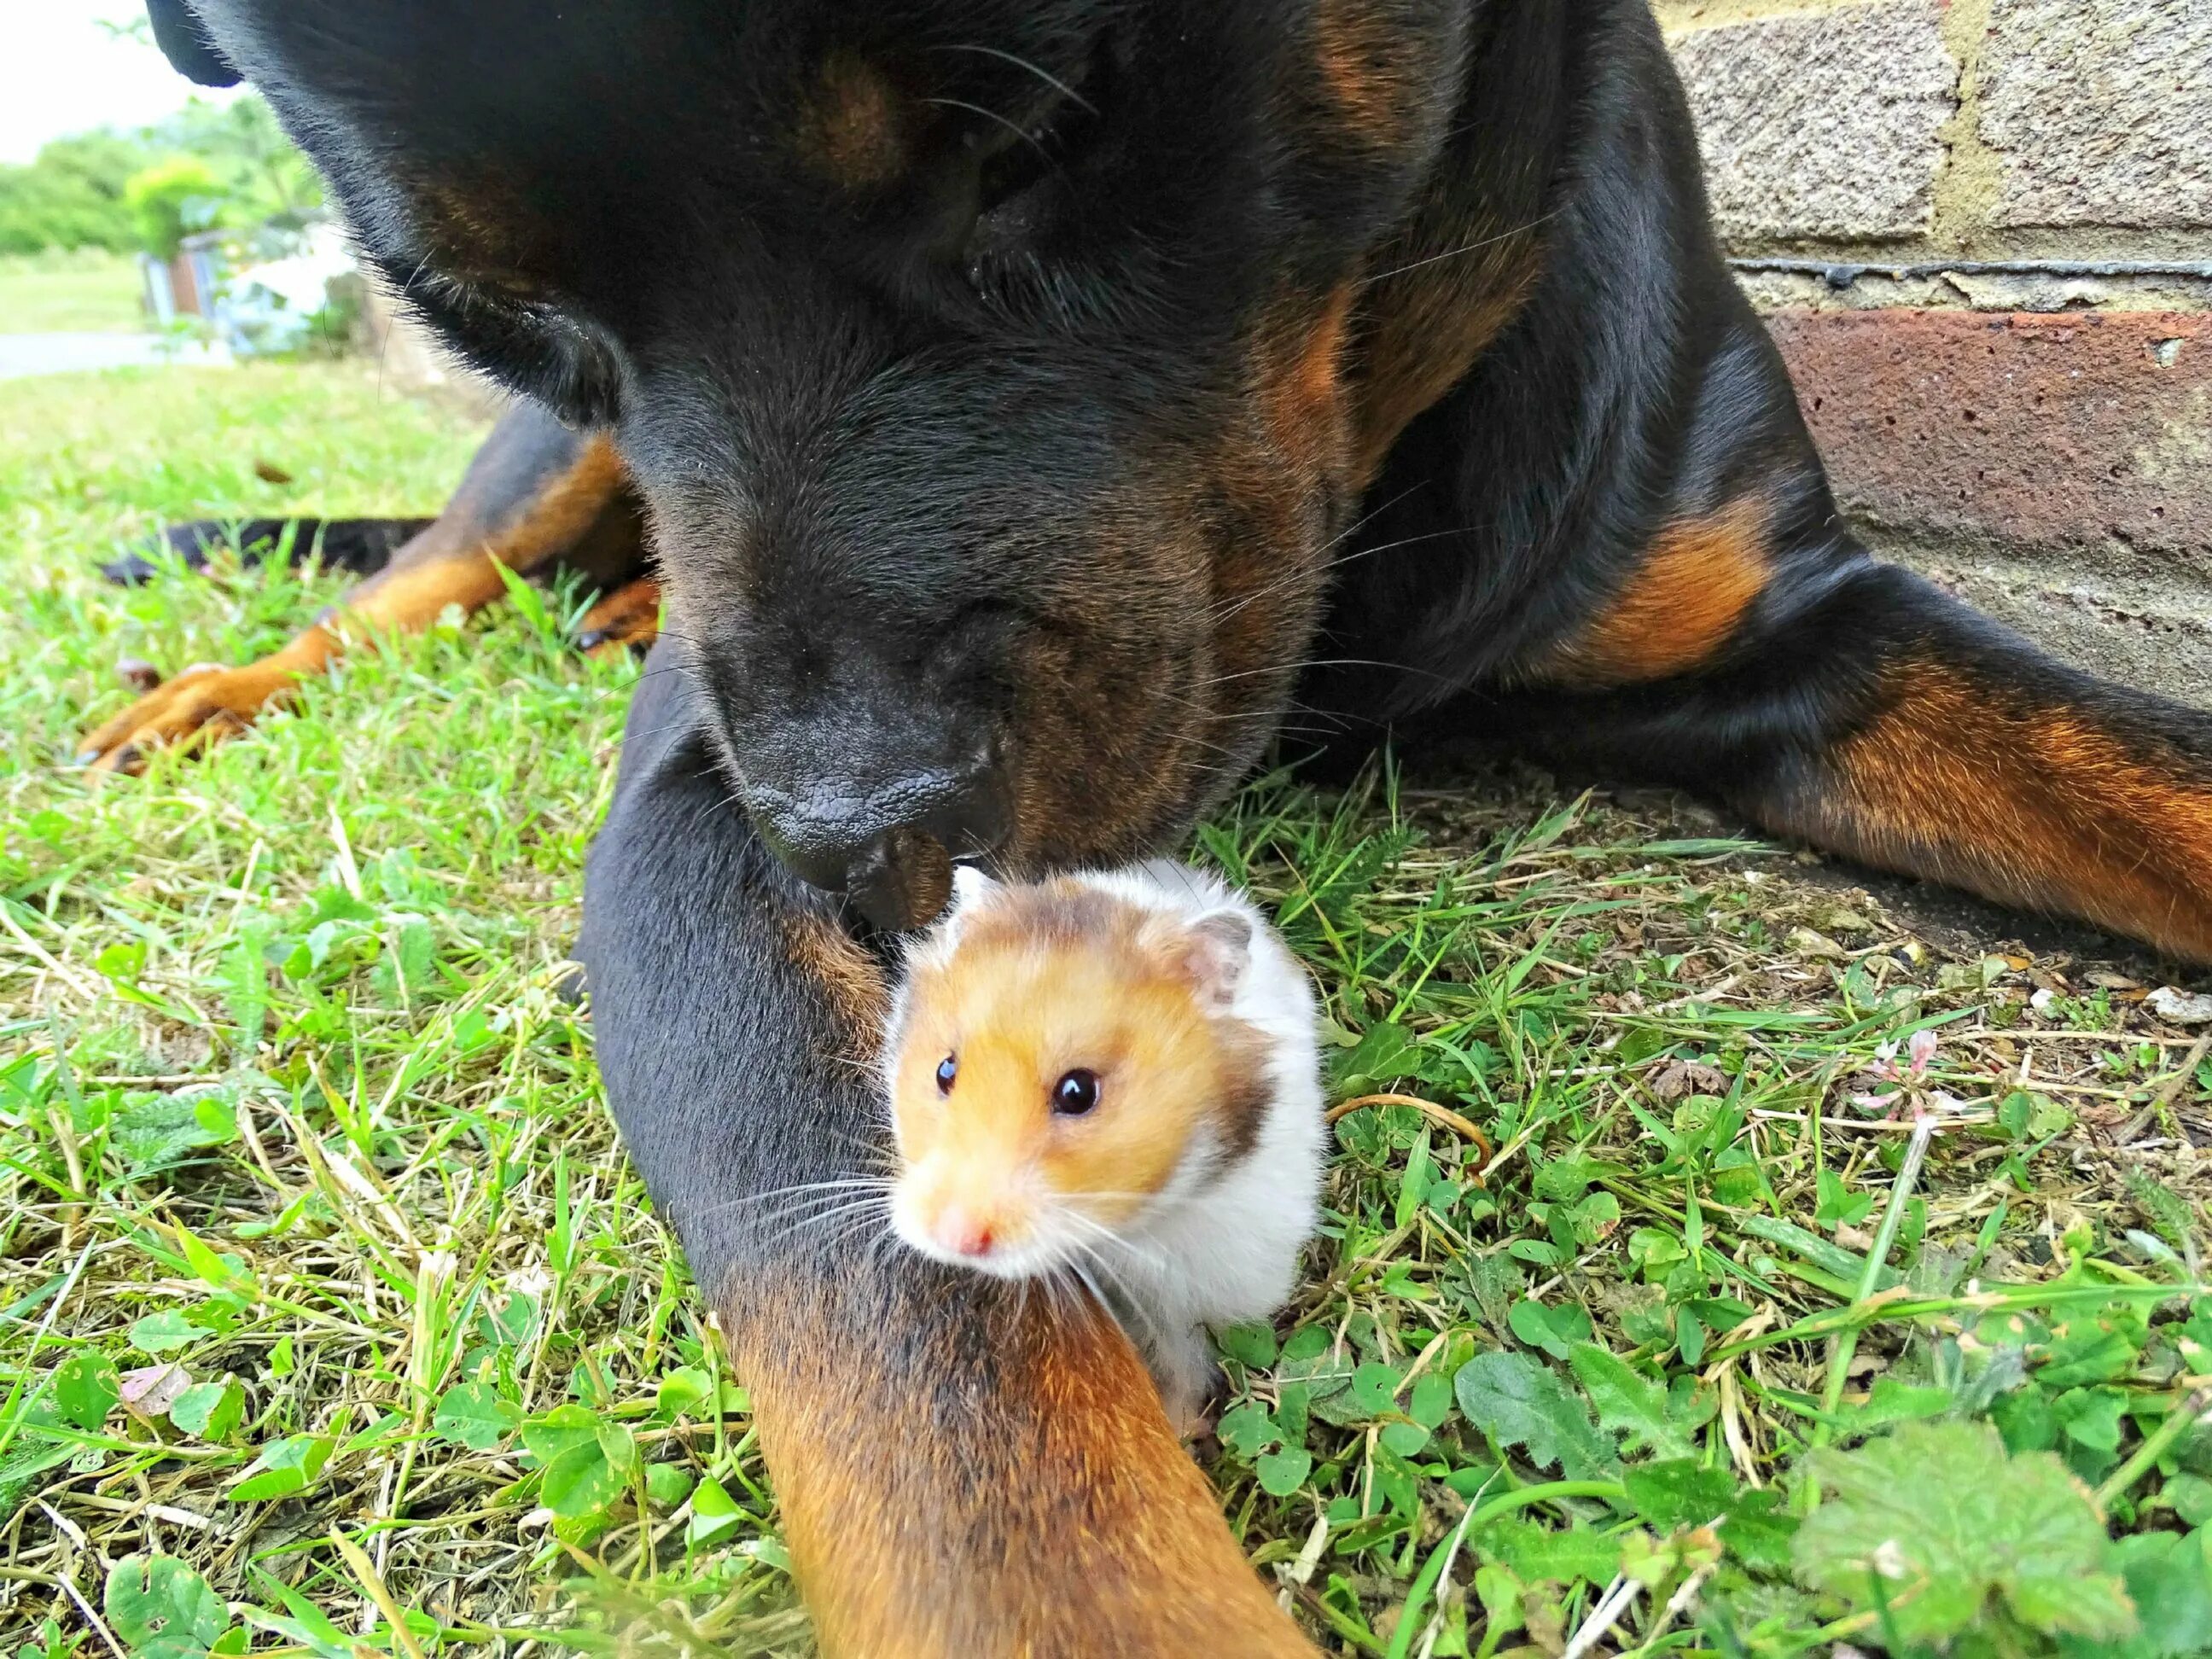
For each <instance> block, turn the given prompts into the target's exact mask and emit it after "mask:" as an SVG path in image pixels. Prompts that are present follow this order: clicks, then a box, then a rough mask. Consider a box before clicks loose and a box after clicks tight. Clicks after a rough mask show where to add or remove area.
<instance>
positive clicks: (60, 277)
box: [0, 249, 153, 334]
mask: <svg viewBox="0 0 2212 1659" xmlns="http://www.w3.org/2000/svg"><path fill="white" fill-rule="evenodd" d="M139 293H140V283H139V278H138V262H137V260H136V259H135V258H131V256H130V255H128V254H120V253H102V252H97V251H95V250H92V249H84V250H81V251H79V252H73V253H60V252H53V253H33V254H9V255H4V256H0V334H58V333H70V332H77V331H85V332H93V333H100V334H131V333H137V332H140V331H143V330H146V329H149V328H151V327H152V326H153V325H152V324H151V323H150V322H149V321H148V319H147V317H146V313H145V312H144V310H143V307H141V306H140V304H139Z"/></svg>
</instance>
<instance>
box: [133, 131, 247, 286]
mask: <svg viewBox="0 0 2212 1659" xmlns="http://www.w3.org/2000/svg"><path fill="white" fill-rule="evenodd" d="M123 199H124V203H125V205H126V206H128V207H129V208H130V210H131V224H132V226H133V227H134V228H136V230H137V234H138V246H139V247H140V248H142V249H143V250H144V251H145V252H148V253H150V254H152V255H153V256H154V257H155V258H157V259H164V260H167V259H173V258H176V257H177V248H178V246H179V244H180V243H181V242H183V240H185V237H187V236H189V235H191V234H192V233H193V232H194V231H199V230H206V229H209V228H211V227H212V226H214V225H215V224H216V222H218V221H219V220H221V219H222V217H223V210H224V207H225V205H226V204H225V202H224V200H223V196H222V182H221V181H220V180H219V179H216V174H215V169H214V168H213V167H210V166H209V165H208V164H207V163H206V162H205V161H202V160H200V158H199V157H198V156H197V155H172V156H171V157H169V159H168V160H167V161H156V162H155V163H154V165H153V166H152V167H144V168H142V169H141V170H139V171H138V172H137V173H132V174H131V178H130V180H129V182H128V183H126V184H125V185H124V186H123Z"/></svg>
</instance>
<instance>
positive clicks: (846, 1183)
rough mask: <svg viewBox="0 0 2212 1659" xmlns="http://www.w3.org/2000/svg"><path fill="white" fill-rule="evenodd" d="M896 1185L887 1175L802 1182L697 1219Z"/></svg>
mask: <svg viewBox="0 0 2212 1659" xmlns="http://www.w3.org/2000/svg"><path fill="white" fill-rule="evenodd" d="M895 1185H896V1177H895V1176H888V1175H885V1176H855V1177H854V1178H852V1179H849V1180H842V1181H802V1182H799V1184H798V1185H796V1186H793V1187H771V1188H768V1189H767V1190H766V1191H764V1192H757V1193H747V1194H744V1195H743V1196H742V1197H739V1198H733V1199H731V1200H728V1201H726V1202H725V1203H721V1204H714V1205H710V1206H708V1207H707V1208H706V1209H703V1210H702V1211H700V1212H699V1217H698V1218H700V1219H704V1218H706V1217H708V1216H710V1215H721V1214H723V1213H725V1212H727V1211H730V1210H741V1209H744V1208H747V1207H749V1206H752V1205H755V1204H766V1203H768V1202H769V1200H772V1199H779V1198H797V1197H799V1196H800V1195H802V1194H813V1193H831V1192H846V1191H851V1190H854V1189H856V1188H867V1189H869V1190H871V1191H874V1192H882V1193H887V1192H889V1191H890V1189H891V1188H892V1187H893V1186H895Z"/></svg>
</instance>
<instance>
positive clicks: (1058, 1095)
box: [1052, 1070, 1098, 1117]
mask: <svg viewBox="0 0 2212 1659" xmlns="http://www.w3.org/2000/svg"><path fill="white" fill-rule="evenodd" d="M1097 1103H1098V1073H1096V1072H1085V1071H1082V1070H1076V1071H1073V1072H1069V1073H1066V1075H1065V1076H1063V1077H1062V1078H1061V1079H1060V1081H1059V1082H1057V1083H1055V1084H1054V1085H1052V1109H1053V1110H1054V1113H1056V1114H1057V1115H1060V1116H1061V1117H1081V1116H1082V1115H1084V1114H1085V1112H1087V1111H1089V1110H1090V1109H1091V1108H1092V1107H1094V1106H1096V1105H1097Z"/></svg>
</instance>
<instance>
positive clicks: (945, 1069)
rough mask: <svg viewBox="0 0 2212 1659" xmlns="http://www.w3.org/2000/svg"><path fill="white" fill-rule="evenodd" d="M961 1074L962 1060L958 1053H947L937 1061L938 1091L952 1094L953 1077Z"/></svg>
mask: <svg viewBox="0 0 2212 1659" xmlns="http://www.w3.org/2000/svg"><path fill="white" fill-rule="evenodd" d="M959 1075H960V1060H959V1058H958V1057H957V1055H953V1054H947V1055H945V1058H944V1059H942V1060H939V1061H938V1062H937V1092H938V1093H939V1094H940V1095H949V1094H951V1092H952V1079H954V1078H956V1077H958V1076H959Z"/></svg>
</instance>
